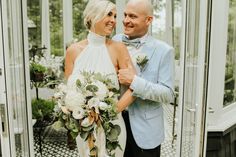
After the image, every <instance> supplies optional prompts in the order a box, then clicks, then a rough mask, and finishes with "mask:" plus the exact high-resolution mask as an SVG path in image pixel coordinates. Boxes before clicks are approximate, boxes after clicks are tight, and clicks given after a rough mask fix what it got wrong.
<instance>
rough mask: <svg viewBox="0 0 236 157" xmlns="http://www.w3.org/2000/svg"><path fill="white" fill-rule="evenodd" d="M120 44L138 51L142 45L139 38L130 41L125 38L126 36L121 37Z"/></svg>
mask: <svg viewBox="0 0 236 157" xmlns="http://www.w3.org/2000/svg"><path fill="white" fill-rule="evenodd" d="M122 42H123V43H124V44H125V45H127V46H133V47H135V48H136V49H138V48H139V47H140V46H141V45H142V43H141V41H140V39H139V38H137V39H133V40H130V39H128V37H126V36H123V37H122Z"/></svg>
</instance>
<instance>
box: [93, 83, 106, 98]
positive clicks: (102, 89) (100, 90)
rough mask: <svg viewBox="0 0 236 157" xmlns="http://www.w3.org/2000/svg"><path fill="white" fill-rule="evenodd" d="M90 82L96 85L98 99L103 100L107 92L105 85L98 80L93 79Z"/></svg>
mask: <svg viewBox="0 0 236 157" xmlns="http://www.w3.org/2000/svg"><path fill="white" fill-rule="evenodd" d="M92 84H93V85H95V86H97V87H98V91H97V92H95V94H96V97H97V98H99V99H100V100H103V99H104V98H105V97H106V96H107V94H108V92H109V91H108V89H107V86H106V85H105V84H104V83H102V82H100V81H95V82H94V83H92Z"/></svg>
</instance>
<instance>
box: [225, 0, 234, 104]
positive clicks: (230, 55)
mask: <svg viewBox="0 0 236 157" xmlns="http://www.w3.org/2000/svg"><path fill="white" fill-rule="evenodd" d="M235 10H236V0H229V15H228V41H227V55H226V69H225V90H224V106H227V105H229V104H232V103H234V102H235V101H236V12H235Z"/></svg>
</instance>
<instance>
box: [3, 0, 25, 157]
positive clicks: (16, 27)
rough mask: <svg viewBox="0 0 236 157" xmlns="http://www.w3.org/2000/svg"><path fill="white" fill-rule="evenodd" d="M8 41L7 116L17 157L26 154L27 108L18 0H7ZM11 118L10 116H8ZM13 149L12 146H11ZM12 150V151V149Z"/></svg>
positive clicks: (19, 3)
mask: <svg viewBox="0 0 236 157" xmlns="http://www.w3.org/2000/svg"><path fill="white" fill-rule="evenodd" d="M7 5H8V6H7V10H8V41H9V45H8V46H9V58H8V59H7V64H8V65H9V69H7V70H9V74H10V76H9V77H10V79H9V80H8V81H10V90H9V91H10V92H9V94H10V95H8V99H10V100H11V101H8V102H10V104H8V106H9V108H11V110H12V111H11V112H13V113H12V114H11V113H10V114H9V116H13V117H12V118H13V127H14V128H13V129H12V131H13V133H14V136H15V139H14V141H11V142H15V152H16V156H17V157H24V156H28V155H27V154H28V149H29V148H28V132H27V123H26V122H27V109H26V95H25V93H26V92H25V76H24V74H25V72H24V63H25V62H24V48H23V42H22V39H23V38H22V35H23V32H22V14H21V13H22V10H21V1H20V0H16V1H15V0H14V1H12V0H8V1H7ZM10 119H11V118H10ZM12 149H13V148H12ZM13 152H14V151H13Z"/></svg>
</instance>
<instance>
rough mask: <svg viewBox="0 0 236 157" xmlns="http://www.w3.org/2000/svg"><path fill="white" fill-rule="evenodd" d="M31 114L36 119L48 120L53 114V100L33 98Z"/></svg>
mask: <svg viewBox="0 0 236 157" xmlns="http://www.w3.org/2000/svg"><path fill="white" fill-rule="evenodd" d="M31 105H32V116H33V118H34V119H37V120H50V119H51V117H52V114H53V112H54V111H53V109H54V106H55V105H56V103H55V102H54V101H53V100H45V99H41V98H39V99H33V100H32V102H31Z"/></svg>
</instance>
